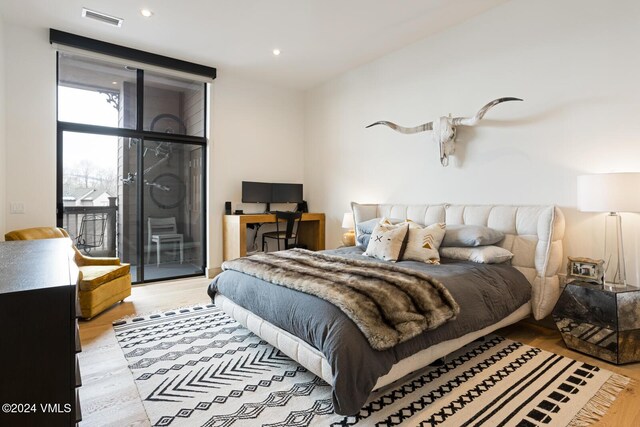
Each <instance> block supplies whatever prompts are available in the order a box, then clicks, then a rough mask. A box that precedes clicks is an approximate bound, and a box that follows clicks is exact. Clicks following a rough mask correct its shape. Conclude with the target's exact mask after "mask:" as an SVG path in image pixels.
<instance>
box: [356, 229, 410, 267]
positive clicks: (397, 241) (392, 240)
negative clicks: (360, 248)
mask: <svg viewBox="0 0 640 427" xmlns="http://www.w3.org/2000/svg"><path fill="white" fill-rule="evenodd" d="M408 230H409V224H401V225H383V224H378V225H376V227H375V228H374V229H373V233H371V238H370V239H369V244H368V245H367V251H366V252H365V253H364V254H363V255H366V256H369V257H373V258H378V259H381V260H384V261H393V262H395V261H397V260H398V258H400V252H401V251H402V246H403V245H404V240H405V237H407V231H408Z"/></svg>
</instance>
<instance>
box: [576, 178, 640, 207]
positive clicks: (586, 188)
mask: <svg viewBox="0 0 640 427" xmlns="http://www.w3.org/2000/svg"><path fill="white" fill-rule="evenodd" d="M578 210H579V211H582V212H640V172H629V173H602V174H594V175H580V176H578Z"/></svg>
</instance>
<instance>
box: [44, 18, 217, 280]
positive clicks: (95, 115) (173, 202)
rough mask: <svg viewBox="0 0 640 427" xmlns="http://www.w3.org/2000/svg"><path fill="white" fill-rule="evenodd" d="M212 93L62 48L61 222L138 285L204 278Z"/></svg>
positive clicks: (198, 83)
mask: <svg viewBox="0 0 640 427" xmlns="http://www.w3.org/2000/svg"><path fill="white" fill-rule="evenodd" d="M54 31H55V30H52V39H53V32H54ZM75 37H78V36H75ZM80 39H84V38H80ZM86 40H89V39H86ZM96 42H97V41H96ZM97 43H102V42H97ZM109 46H113V45H109ZM121 49H124V50H125V51H126V50H127V48H121ZM150 55H152V54H150ZM168 71H170V70H168ZM214 71H215V70H214ZM206 89H207V88H206V83H205V82H203V81H202V79H201V78H197V77H196V78H193V79H190V78H188V77H183V76H179V77H177V76H175V75H171V74H170V73H169V72H167V73H163V72H162V71H157V69H156V68H154V70H153V71H146V70H145V69H144V68H142V67H141V66H140V65H139V64H135V63H130V62H128V61H122V60H120V59H118V58H113V60H111V59H109V58H108V57H103V56H101V57H100V58H96V57H95V56H90V55H89V54H87V55H84V54H82V53H75V52H74V53H65V52H58V106H57V110H58V224H59V226H62V227H64V228H66V229H67V230H68V231H69V233H70V235H71V237H72V238H73V239H74V240H75V241H76V244H77V246H79V247H81V248H82V249H81V250H82V251H83V252H85V253H88V254H90V255H93V256H118V257H120V258H121V259H122V261H123V262H127V263H130V264H131V271H132V279H133V281H134V282H136V283H140V282H146V281H150V280H159V279H168V278H176V277H186V276H193V275H201V274H204V267H205V259H206V258H205V255H206V254H205V244H204V242H205V236H206V233H205V231H206V230H205V183H206V180H205V170H206V168H205V148H206V144H207V140H206V134H207V129H206V102H207V90H206Z"/></svg>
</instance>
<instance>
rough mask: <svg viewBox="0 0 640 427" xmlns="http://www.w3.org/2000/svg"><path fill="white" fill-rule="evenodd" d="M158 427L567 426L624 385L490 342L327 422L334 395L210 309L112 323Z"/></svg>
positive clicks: (588, 416)
mask: <svg viewBox="0 0 640 427" xmlns="http://www.w3.org/2000/svg"><path fill="white" fill-rule="evenodd" d="M114 330H115V333H116V337H117V339H118V342H119V343H120V346H121V348H122V351H123V352H124V355H125V357H126V359H127V362H128V363H129V368H130V369H131V372H132V373H133V377H134V379H135V382H136V385H137V387H138V391H139V393H140V397H141V399H142V402H143V405H144V407H145V410H146V411H147V414H148V416H149V420H150V422H151V424H152V425H154V426H168V425H171V426H209V427H222V426H234V427H239V426H251V427H255V426H274V427H275V426H311V425H312V426H398V425H401V426H434V425H445V426H467V425H469V426H471V425H474V426H477V425H485V426H498V425H504V426H524V427H529V426H542V425H545V426H566V425H576V426H577V425H588V424H590V423H591V422H593V421H595V420H597V419H598V418H599V417H601V416H602V415H603V414H604V412H606V410H607V408H608V407H609V406H610V404H611V403H612V402H613V400H615V397H616V395H617V393H619V392H620V391H621V390H622V389H623V388H624V387H625V386H626V385H627V384H628V382H629V379H628V378H626V377H622V376H619V375H615V374H613V373H612V372H609V371H606V370H604V369H599V368H598V367H595V366H591V365H587V364H584V363H581V362H577V361H575V360H572V359H569V358H566V357H563V356H560V355H556V354H553V353H549V352H546V351H543V350H540V349H537V348H533V347H529V346H527V345H524V344H521V343H518V342H514V341H510V340H507V339H504V338H502V337H498V336H490V337H488V338H486V339H485V340H484V341H480V342H475V343H472V344H470V345H468V346H467V347H464V348H463V349H461V350H459V351H457V352H455V353H453V354H451V355H450V356H449V357H448V358H447V360H446V363H445V364H443V365H442V366H435V367H429V368H427V369H425V370H424V371H422V372H420V373H417V374H416V376H415V377H413V378H411V379H409V380H407V381H405V382H403V383H398V384H393V385H391V386H390V387H388V388H387V389H386V390H383V391H381V392H379V393H377V394H374V395H372V396H371V398H370V400H369V402H367V404H366V405H365V406H364V407H363V408H362V410H361V411H360V413H359V414H358V415H356V416H351V417H343V416H340V415H337V414H335V413H334V412H333V406H332V403H331V389H330V387H329V385H327V384H326V383H325V382H324V381H323V380H321V379H319V378H318V377H316V376H315V375H313V374H312V373H310V372H308V371H307V370H306V369H305V368H303V367H302V366H300V365H298V364H297V363H296V362H294V361H292V360H291V359H289V358H288V357H287V356H285V355H284V354H282V353H281V352H280V351H278V350H277V349H275V348H274V347H272V346H271V345H269V344H268V343H266V342H265V341H263V340H261V339H260V338H259V337H257V336H256V335H254V334H253V333H251V332H250V331H248V330H247V329H245V328H244V327H243V326H242V325H240V324H239V323H238V322H236V321H235V320H234V319H232V318H230V317H229V316H227V315H226V314H225V313H224V312H222V311H220V310H219V309H217V308H215V307H214V306H213V305H207V306H198V307H191V308H186V309H180V310H174V311H170V312H167V313H163V314H155V315H151V316H147V317H139V318H134V319H129V320H125V321H119V322H116V323H114Z"/></svg>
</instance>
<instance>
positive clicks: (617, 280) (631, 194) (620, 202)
mask: <svg viewBox="0 0 640 427" xmlns="http://www.w3.org/2000/svg"><path fill="white" fill-rule="evenodd" d="M578 210H579V211H581V212H609V215H607V217H606V221H605V245H604V254H605V258H604V261H605V278H606V282H608V284H609V285H611V286H613V287H625V286H627V272H626V268H625V260H624V245H623V244H622V218H621V217H620V212H640V172H630V173H603V174H591V175H580V176H578ZM610 227H614V229H615V237H614V238H613V239H612V240H613V242H612V243H608V242H607V241H608V240H609V235H610V231H611V230H609V229H608V228H610Z"/></svg>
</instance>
